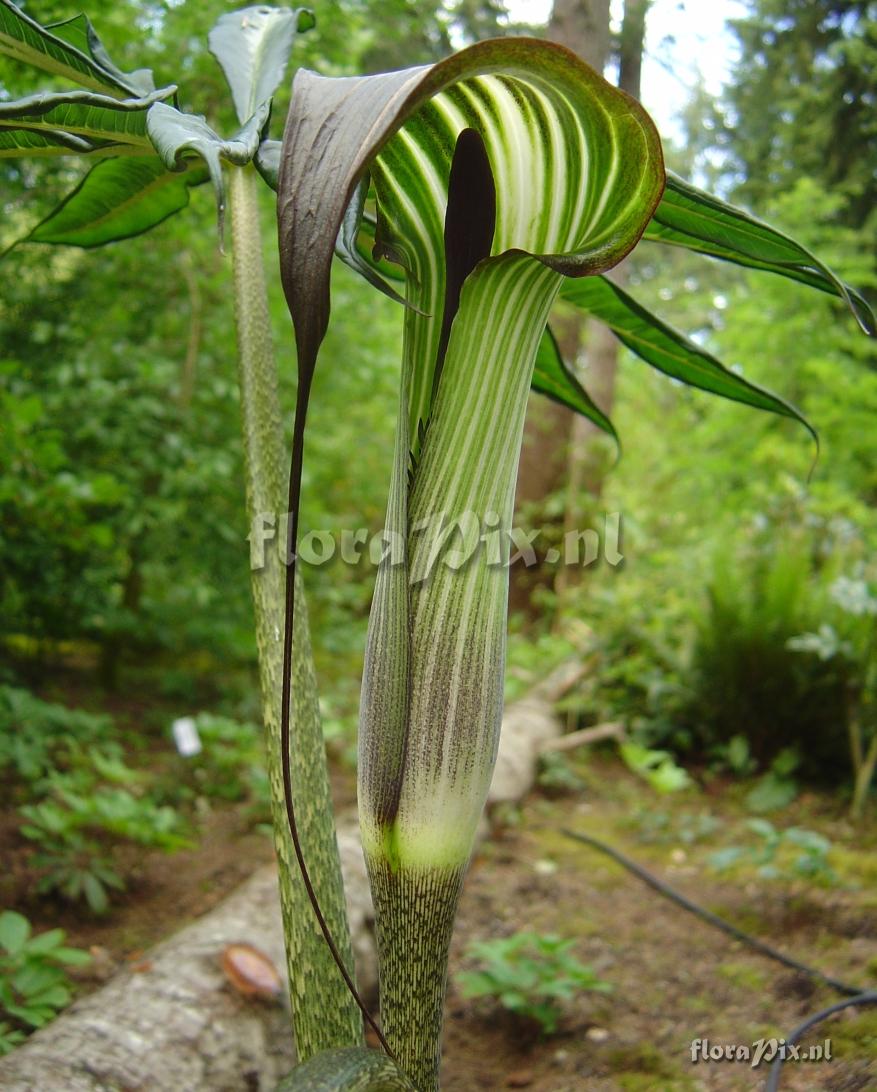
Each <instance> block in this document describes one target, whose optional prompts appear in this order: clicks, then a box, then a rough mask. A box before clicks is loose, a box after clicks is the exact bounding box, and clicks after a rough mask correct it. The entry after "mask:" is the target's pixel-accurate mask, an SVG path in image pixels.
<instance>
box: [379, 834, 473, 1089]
mask: <svg viewBox="0 0 877 1092" xmlns="http://www.w3.org/2000/svg"><path fill="white" fill-rule="evenodd" d="M366 863H367V865H368V872H369V879H370V881H371V889H372V898H373V899H374V904H375V926H376V931H377V941H378V955H379V967H380V988H381V1024H382V1027H383V1031H384V1035H385V1036H386V1038H387V1042H388V1043H389V1045H390V1049H391V1050H392V1051H393V1053H394V1055H395V1056H396V1059H397V1060H398V1062H399V1065H400V1066H401V1068H402V1069H403V1070H404V1071H405V1073H407V1074H408V1076H409V1077H410V1078H411V1080H412V1082H413V1083H414V1086H415V1087H416V1088H417V1092H436V1089H438V1087H439V1064H440V1062H441V1044H442V1018H443V1009H444V1001H445V988H446V986H447V978H448V951H449V949H450V946H451V936H452V934H453V931H454V918H455V916H456V913H457V904H458V902H459V898H460V891H461V889H462V886H463V877H464V875H465V872H466V869H465V866H464V867H463V868H408V867H404V866H403V867H395V868H394V867H393V866H392V865H391V863H390V862H389V861H388V860H386V859H384V858H380V857H377V856H375V855H371V854H368V853H367V854H366Z"/></svg>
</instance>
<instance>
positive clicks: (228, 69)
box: [208, 5, 314, 125]
mask: <svg viewBox="0 0 877 1092" xmlns="http://www.w3.org/2000/svg"><path fill="white" fill-rule="evenodd" d="M313 25H314V16H313V13H312V12H311V11H309V10H308V9H307V8H299V9H298V10H296V11H292V10H291V9H290V8H269V7H265V6H264V5H260V6H258V7H250V8H242V9H241V10H239V11H229V12H226V14H225V15H221V16H220V17H219V20H218V21H217V23H216V25H215V26H214V28H213V29H212V30H211V31H210V34H209V36H208V42H209V45H210V52H211V53H212V54H213V56H214V57H215V58H216V60H217V61H218V62H219V66H220V67H221V68H222V71H223V72H224V73H225V78H226V80H227V81H228V86H229V87H230V88H231V94H232V98H233V100H234V106H235V110H236V112H237V116H238V121H239V122H240V123H241V125H244V124H245V123H246V122H247V121H249V119H250V118H251V117H252V116H253V114H255V113H256V111H257V110H258V109H259V108H260V107H262V106H264V104H265V103H266V102H269V101H270V100H271V98H272V96H273V95H274V92H275V91H276V90H277V87H278V86H279V84H280V81H281V80H282V79H283V74H284V72H285V71H286V65H287V62H288V61H289V55H290V53H291V52H292V46H293V43H294V41H295V35H296V32H297V31H302V30H308V29H309V28H310V27H312V26H313Z"/></svg>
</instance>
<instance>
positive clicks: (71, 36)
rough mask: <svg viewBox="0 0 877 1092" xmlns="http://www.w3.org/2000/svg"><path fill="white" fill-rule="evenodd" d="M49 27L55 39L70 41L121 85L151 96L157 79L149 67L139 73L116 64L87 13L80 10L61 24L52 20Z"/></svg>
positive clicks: (138, 70) (69, 42) (70, 43)
mask: <svg viewBox="0 0 877 1092" xmlns="http://www.w3.org/2000/svg"><path fill="white" fill-rule="evenodd" d="M46 30H49V31H51V32H52V34H54V36H55V37H56V38H60V39H61V40H62V41H64V42H67V44H68V45H71V46H73V48H74V49H77V50H79V52H80V53H82V54H84V55H85V56H86V57H90V58H91V60H92V61H94V62H95V64H96V65H98V67H99V68H100V69H101V71H102V72H104V73H107V74H108V75H109V76H111V77H112V78H113V79H115V80H116V81H117V82H118V84H119V86H122V87H126V88H127V89H129V90H131V91H136V92H137V93H138V94H139V95H148V94H150V93H151V92H153V91H154V90H155V80H154V79H153V78H152V72H151V71H150V70H149V69H148V68H139V69H137V71H136V72H123V71H122V70H121V69H120V68H117V67H116V65H115V64H113V62H112V61H111V60H110V55H109V54H108V53H107V51H106V48H105V47H104V44H103V42H102V41H101V40H100V38H99V37H98V36H97V32H96V31H95V29H94V27H93V26H92V24H91V20H90V19H89V18H88V16H87V15H83V14H82V13H80V14H79V15H74V16H73V17H72V18H71V19H65V20H63V21H62V22H59V23H49V24H47V26H46Z"/></svg>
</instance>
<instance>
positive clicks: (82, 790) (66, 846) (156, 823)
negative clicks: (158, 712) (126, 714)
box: [0, 687, 186, 913]
mask: <svg viewBox="0 0 877 1092" xmlns="http://www.w3.org/2000/svg"><path fill="white" fill-rule="evenodd" d="M0 774H2V776H3V778H4V780H5V782H6V784H7V787H8V789H9V790H10V792H9V799H10V800H11V799H13V798H15V797H18V798H19V799H21V798H23V799H24V800H25V801H26V802H25V803H23V804H22V806H21V807H20V808H19V815H20V816H21V819H22V820H23V822H22V825H21V828H20V830H21V834H22V835H23V836H24V837H25V838H26V839H28V840H29V841H31V842H33V843H34V844H35V846H36V852H35V853H34V855H33V857H32V858H31V863H32V865H33V866H34V867H35V869H36V870H37V873H38V876H39V878H38V880H37V891H38V893H40V894H49V893H52V892H57V893H59V894H60V895H62V896H63V897H64V898H66V899H69V900H71V901H80V900H83V901H85V902H86V903H87V904H88V906H89V907H90V908H91V910H93V911H94V912H95V913H103V912H104V911H105V910H106V909H107V907H108V905H109V898H110V894H111V892H112V891H121V890H124V887H125V882H124V878H123V877H122V875H120V873H119V871H118V869H117V867H116V865H115V863H114V853H113V844H114V843H116V842H120V841H126V842H133V843H135V844H138V845H143V846H150V847H157V848H161V849H165V850H172V849H175V848H178V847H179V846H182V845H184V844H186V840H185V837H184V824H183V820H182V817H181V816H180V814H179V813H178V812H177V811H176V810H175V809H174V808H172V807H169V806H167V805H161V804H159V803H157V802H156V800H155V798H154V794H155V786H154V785H152V784H151V782H150V778H149V776H148V775H146V774H142V773H138V772H137V771H136V770H134V769H132V768H131V767H130V766H129V765H128V764H127V762H126V761H125V758H124V753H123V751H122V748H121V745H120V743H119V741H118V739H117V738H116V729H115V726H114V724H113V722H112V720H111V718H110V717H107V716H103V715H97V714H93V713H87V712H84V711H81V710H73V709H67V708H65V707H63V706H59V705H52V704H50V703H47V702H43V701H40V700H39V699H38V698H36V697H34V696H33V695H32V694H30V693H29V692H28V691H25V690H21V689H16V688H13V687H2V688H0Z"/></svg>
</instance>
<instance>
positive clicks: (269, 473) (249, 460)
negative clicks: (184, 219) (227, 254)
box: [229, 167, 362, 1061]
mask: <svg viewBox="0 0 877 1092" xmlns="http://www.w3.org/2000/svg"><path fill="white" fill-rule="evenodd" d="M229 174H230V179H229V201H230V205H231V230H232V258H233V268H234V298H235V319H236V328H237V344H238V365H239V367H238V374H239V382H240V392H241V412H242V417H243V436H244V455H245V467H246V486H247V490H246V492H247V514H248V519H249V522H250V527H251V528H252V529H253V530H254V532H255V533H257V534H259V533H260V532H259V530H258V529H259V528H262V527H263V526H265V523H266V522H268V521H270V524H269V525H270V526H272V527H274V528H275V536H276V537H275V538H274V539H273V540H269V541H268V542H266V543H265V550H264V558H263V559H262V558H259V557H258V556H256V557H254V559H253V560H254V561H255V562H258V561H260V560H264V564H263V565H262V567H259V568H253V571H252V588H253V606H254V611H255V621H256V644H257V648H258V654H259V679H260V684H261V692H262V711H263V720H264V723H265V734H266V744H267V749H268V778H269V782H270V786H271V810H272V818H273V826H274V845H275V849H276V852H277V858H278V863H279V870H280V905H281V911H282V916H283V932H284V937H285V941H286V959H287V968H288V971H289V991H290V1002H291V1006H292V1020H293V1027H294V1029H295V1041H296V1049H297V1052H298V1058H299V1061H305V1060H307V1059H308V1058H310V1057H311V1056H313V1055H314V1054H316V1053H318V1052H320V1051H322V1050H328V1049H330V1048H333V1047H349V1046H359V1045H360V1044H361V1043H362V1018H361V1016H360V1013H359V1010H358V1009H357V1006H356V1004H355V1002H354V1000H353V998H352V997H351V995H350V993H349V992H348V990H347V987H346V986H345V984H344V981H343V979H342V977H341V975H340V973H339V971H338V968H337V967H336V966H335V963H334V961H333V959H332V955H331V953H330V951H329V949H328V947H327V946H326V943H325V940H324V939H323V935H322V933H321V932H320V929H319V926H318V924H317V920H316V917H315V915H314V912H313V908H312V907H311V905H310V901H309V899H308V896H307V892H306V890H305V887H304V883H303V882H302V878H301V874H300V872H299V868H298V864H297V862H296V859H295V852H294V849H293V845H292V838H291V836H290V831H289V824H288V820H287V815H286V806H285V802H284V792H283V774H282V766H281V754H280V701H281V678H282V654H283V602H284V579H285V570H284V565H283V560H284V558H285V552H286V551H285V548H284V547H285V543H283V542H282V541H280V540H279V536H280V532H281V530H282V528H283V527H284V525H285V518H284V515H283V512H284V508H285V502H286V471H285V462H286V458H285V453H284V445H283V430H282V425H281V412H280V399H279V394H278V381H277V364H276V360H275V355H274V345H273V340H272V337H271V324H270V315H269V310H268V293H267V289H266V284H265V270H264V265H263V257H262V235H261V228H260V223H259V204H258V186H259V180H258V177H257V175H256V172H255V170H254V169H253V168H252V167H246V168H233V169H231V170H230V171H229ZM263 517H267V520H266V519H264V518H263ZM295 599H296V603H295V612H296V623H295V647H294V649H293V659H292V680H293V683H292V696H291V708H290V719H291V722H292V725H293V737H294V740H295V746H294V747H292V748H291V753H290V764H291V774H292V789H293V794H294V796H295V800H296V816H297V819H298V830H299V837H300V841H301V846H302V851H303V854H304V857H305V860H306V861H307V862H308V869H309V872H310V876H311V880H312V882H313V886H314V890H315V892H316V895H317V898H318V899H319V902H320V906H321V907H322V910H323V914H324V916H325V918H326V921H327V923H328V925H329V928H330V930H331V932H332V935H333V937H334V939H335V942H336V944H337V946H338V949H339V951H340V952H341V954H342V957H343V959H344V962H345V964H346V966H347V968H348V970H349V971H350V973H351V974H352V973H353V953H352V949H351V944H350V929H349V926H348V922H347V912H346V904H345V901H344V886H343V880H342V876H341V864H340V859H339V855H338V845H337V841H336V839H335V829H334V825H333V811H332V800H331V794H330V789H329V775H328V769H327V765H326V753H325V744H324V740H323V732H322V726H321V721H320V707H319V700H318V696H317V682H316V675H315V671H314V663H313V656H312V653H311V644H310V635H309V631H308V621H307V613H306V606H305V600H304V593H303V589H302V587H301V584H300V577H299V575H298V573H296V588H295Z"/></svg>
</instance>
